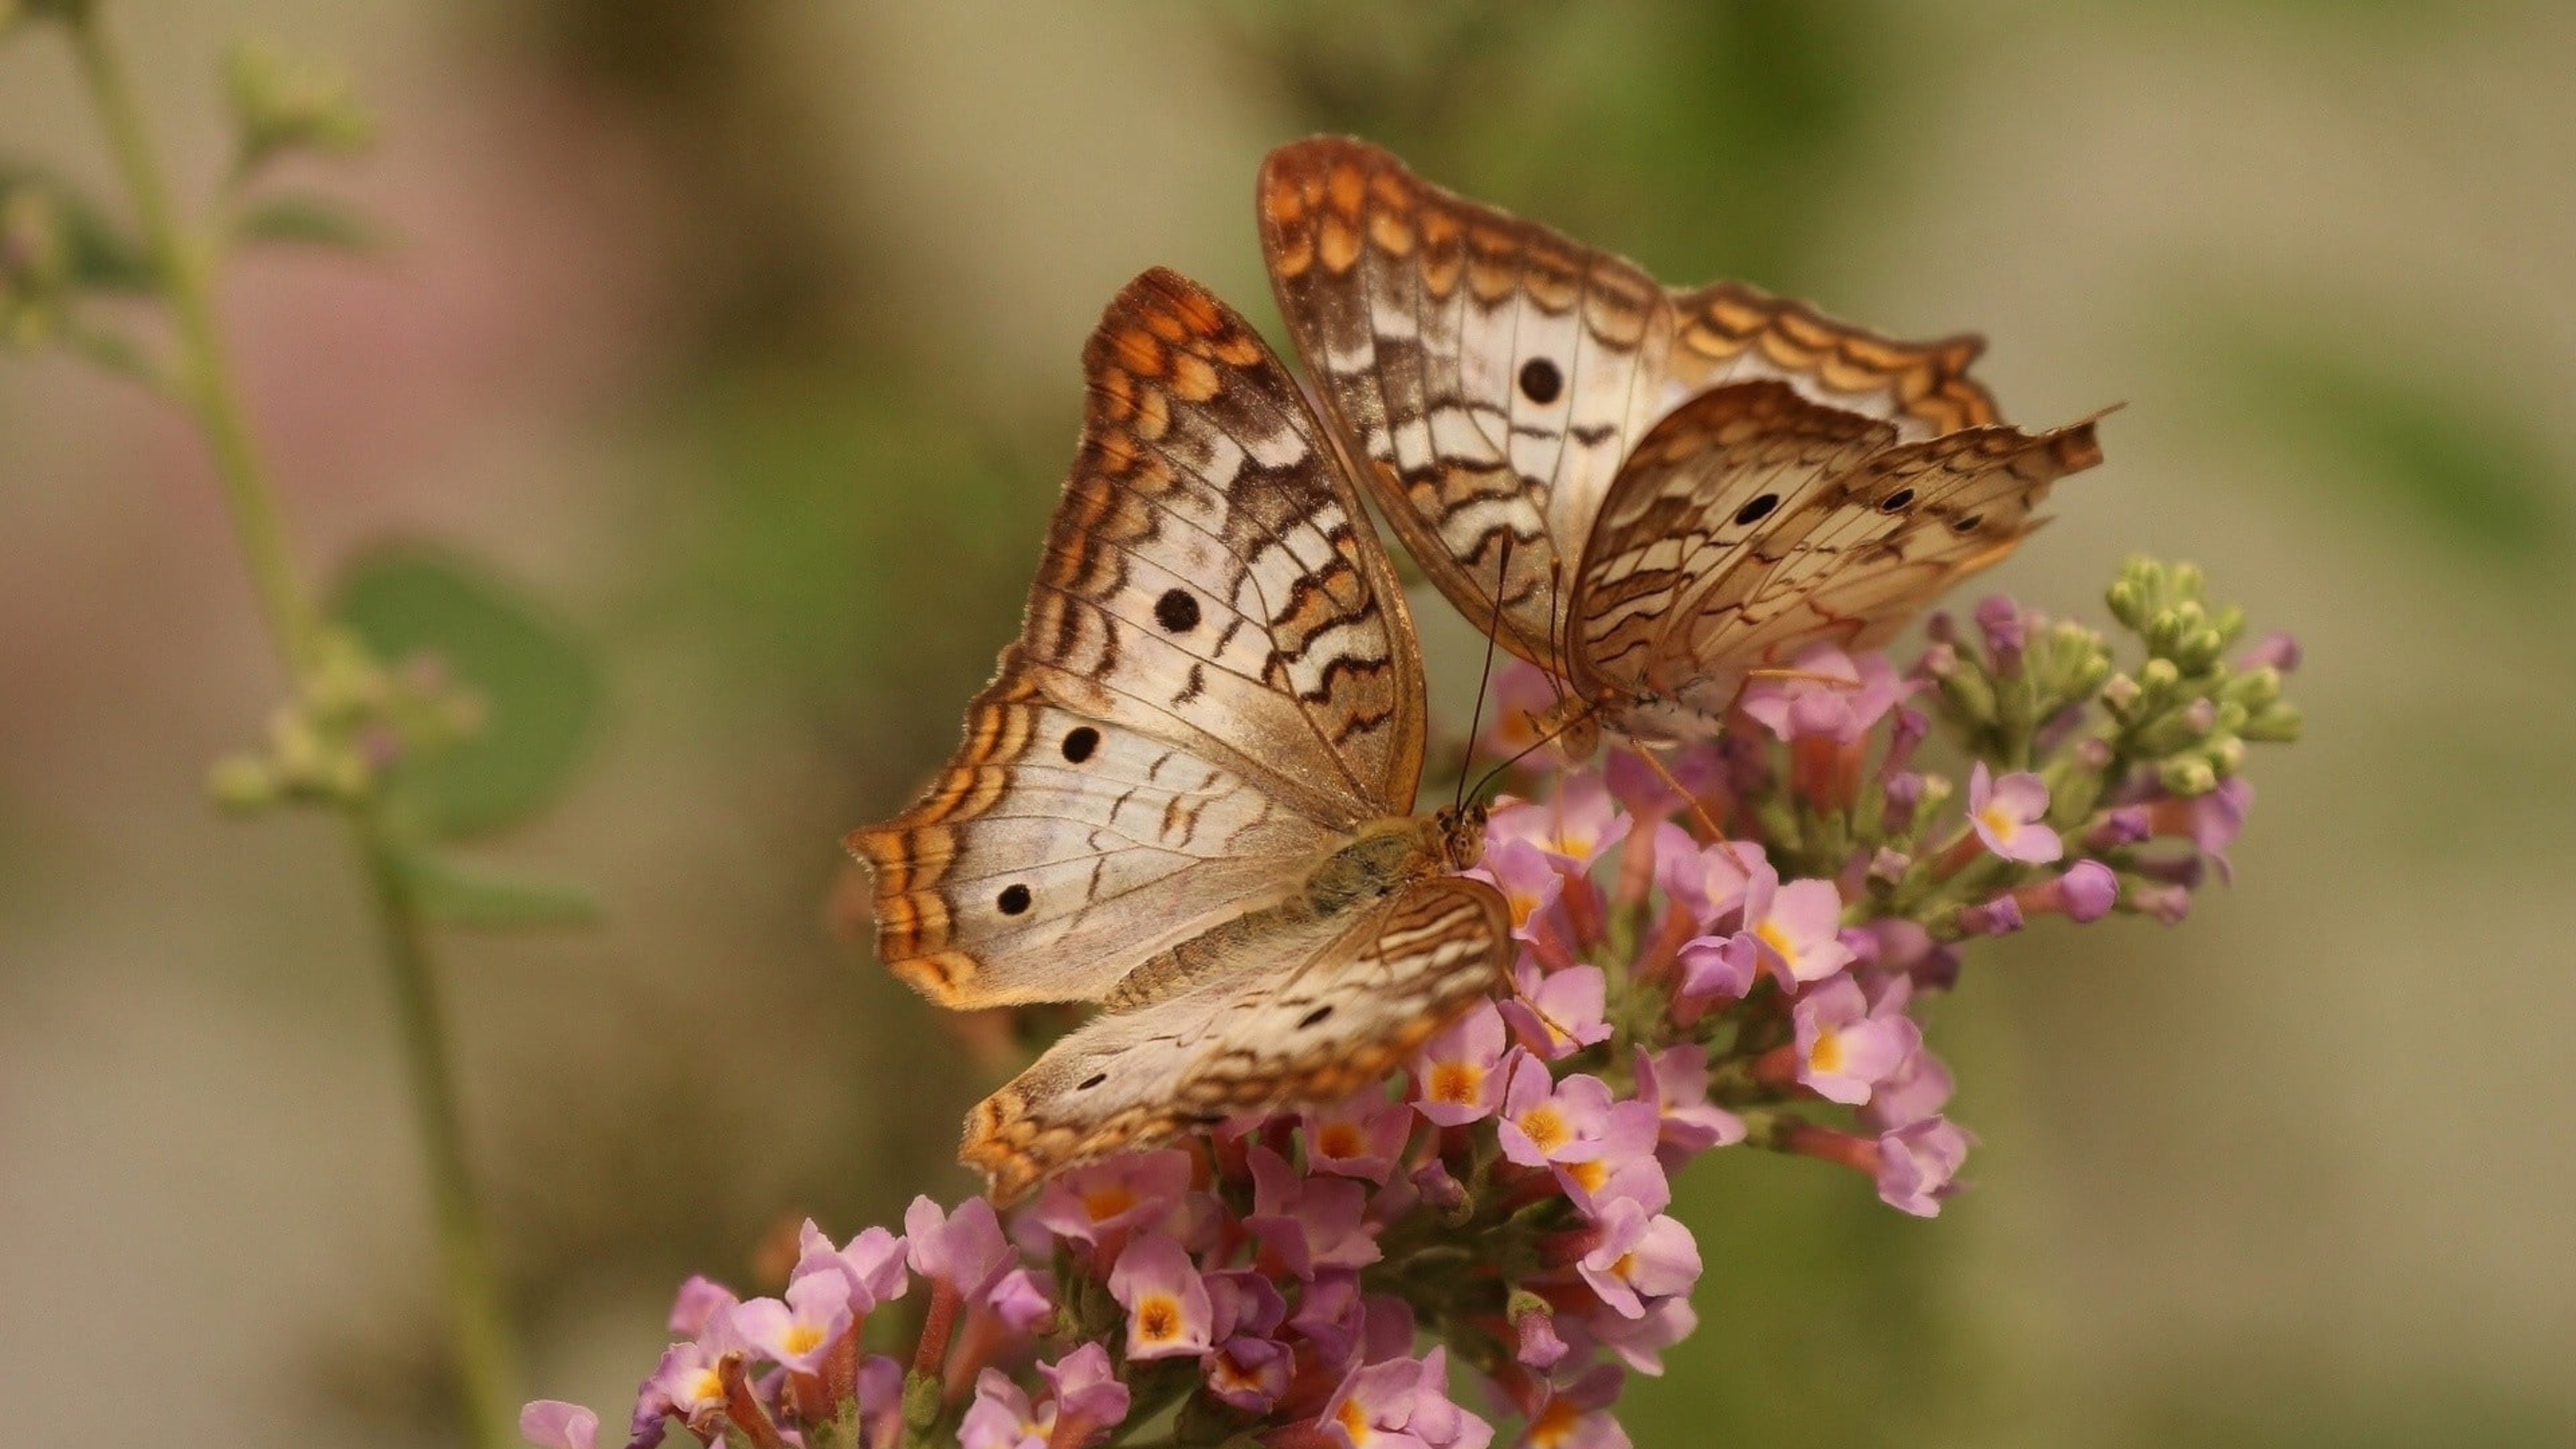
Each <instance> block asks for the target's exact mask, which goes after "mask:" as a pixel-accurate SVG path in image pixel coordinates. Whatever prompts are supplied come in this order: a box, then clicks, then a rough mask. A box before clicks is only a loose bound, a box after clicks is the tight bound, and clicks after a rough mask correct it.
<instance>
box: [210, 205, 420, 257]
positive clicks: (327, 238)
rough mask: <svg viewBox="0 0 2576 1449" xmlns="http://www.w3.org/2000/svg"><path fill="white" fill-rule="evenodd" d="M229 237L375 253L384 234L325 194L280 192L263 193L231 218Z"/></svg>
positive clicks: (246, 240)
mask: <svg viewBox="0 0 2576 1449" xmlns="http://www.w3.org/2000/svg"><path fill="white" fill-rule="evenodd" d="M232 234H233V239H234V240H235V241H241V242H285V243H289V244H291V245H297V246H318V247H329V248H332V249H334V250H337V251H344V252H361V253H366V252H375V251H378V250H381V249H382V247H383V245H384V237H383V235H382V233H380V232H379V231H378V230H377V229H376V226H375V224H374V223H372V222H370V221H368V220H367V219H366V218H365V217H362V216H360V215H358V214H357V213H356V212H354V211H351V210H350V209H349V208H347V207H345V206H343V205H341V204H340V203H339V202H336V201H333V200H332V199H330V198H329V197H327V196H312V195H306V194H303V193H300V192H284V193H279V194H274V195H269V196H263V197H260V198H259V199H257V200H255V201H252V202H251V203H249V204H248V205H246V206H244V207H243V208H242V209H241V211H240V213H239V214H238V215H237V216H235V217H234V218H233V229H232Z"/></svg>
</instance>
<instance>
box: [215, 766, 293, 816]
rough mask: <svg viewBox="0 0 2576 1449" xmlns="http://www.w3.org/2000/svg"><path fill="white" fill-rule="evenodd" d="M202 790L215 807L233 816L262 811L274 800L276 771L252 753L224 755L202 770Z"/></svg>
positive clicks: (276, 792)
mask: <svg viewBox="0 0 2576 1449" xmlns="http://www.w3.org/2000/svg"><path fill="white" fill-rule="evenodd" d="M206 793H207V794H209V795H211V796H213V797H214V801H215V806H216V808H218V809H220V810H224V811H227V812H230V813H232V814H236V815H249V814H254V813H256V812H258V811H261V810H265V809H267V808H268V807H270V806H272V805H274V804H276V803H277V801H278V796H279V794H280V790H279V785H278V779H277V773H276V772H275V771H274V770H271V769H270V768H269V767H268V762H267V761H265V760H262V759H260V758H259V757H258V756H256V755H227V756H225V757H224V758H223V759H220V760H217V761H215V764H214V768H213V769H211V770H209V771H207V772H206Z"/></svg>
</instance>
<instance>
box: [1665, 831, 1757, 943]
mask: <svg viewBox="0 0 2576 1449" xmlns="http://www.w3.org/2000/svg"><path fill="white" fill-rule="evenodd" d="M1768 869H1769V864H1768V862H1767V861H1766V860H1765V859H1764V857H1763V852H1762V847H1761V846H1759V845H1757V844H1755V843H1753V842H1752V841H1749V840H1721V841H1719V842H1717V843H1716V844H1715V845H1711V846H1706V847H1703V846H1701V845H1700V844H1699V843H1698V842H1697V841H1695V840H1693V839H1691V838H1690V836H1689V835H1688V834H1687V833H1686V832H1684V831H1683V830H1682V828H1681V827H1680V826H1678V825H1672V824H1669V823H1667V824H1665V825H1662V826H1660V827H1658V828H1657V829H1656V831H1655V882H1656V884H1658V885H1661V886H1662V887H1663V888H1664V893H1665V894H1666V895H1668V896H1671V897H1672V898H1673V901H1674V902H1675V903H1676V904H1678V905H1679V906H1681V908H1682V909H1684V910H1686V911H1688V912H1690V914H1691V919H1692V920H1694V921H1697V922H1698V923H1699V926H1700V929H1701V930H1703V931H1711V930H1714V929H1716V927H1717V925H1718V923H1719V922H1720V921H1722V920H1724V919H1725V918H1726V917H1728V916H1730V915H1732V914H1734V913H1735V912H1736V911H1737V910H1738V909H1740V908H1741V907H1742V906H1743V904H1744V896H1745V892H1746V890H1747V889H1749V888H1750V887H1751V885H1752V883H1753V878H1754V877H1755V876H1756V875H1758V874H1761V873H1763V872H1765V871H1767V870H1768ZM1774 879H1777V877H1774Z"/></svg>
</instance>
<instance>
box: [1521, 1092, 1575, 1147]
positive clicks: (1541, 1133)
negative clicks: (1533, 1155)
mask: <svg viewBox="0 0 2576 1449" xmlns="http://www.w3.org/2000/svg"><path fill="white" fill-rule="evenodd" d="M1520 1127H1521V1131H1522V1132H1524V1133H1526V1134H1528V1136H1529V1140H1530V1143H1531V1145H1533V1146H1535V1147H1537V1148H1538V1150H1539V1151H1541V1152H1553V1151H1555V1150H1556V1149H1557V1148H1558V1147H1559V1146H1561V1145H1562V1144H1564V1143H1565V1142H1566V1141H1567V1140H1568V1139H1569V1138H1571V1137H1572V1136H1573V1135H1574V1134H1573V1133H1572V1132H1570V1131H1568V1130H1567V1129H1566V1125H1565V1114H1564V1113H1562V1112H1560V1111H1558V1110H1557V1109H1556V1104H1555V1103H1553V1102H1548V1103H1543V1104H1541V1105H1539V1106H1536V1107H1532V1108H1530V1109H1529V1110H1528V1111H1526V1112H1523V1113H1522V1114H1521V1118H1520Z"/></svg>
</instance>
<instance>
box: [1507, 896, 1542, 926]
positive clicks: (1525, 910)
mask: <svg viewBox="0 0 2576 1449" xmlns="http://www.w3.org/2000/svg"><path fill="white" fill-rule="evenodd" d="M1503 899H1504V900H1506V901H1509V902H1511V907H1512V929H1514V930H1519V929H1520V928H1521V927H1523V926H1526V925H1528V924H1529V918H1530V914H1531V913H1532V912H1534V911H1536V910H1537V909H1538V897H1536V896H1532V895H1523V894H1521V893H1520V892H1519V891H1511V892H1509V893H1507V894H1505V895H1504V897H1503Z"/></svg>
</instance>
